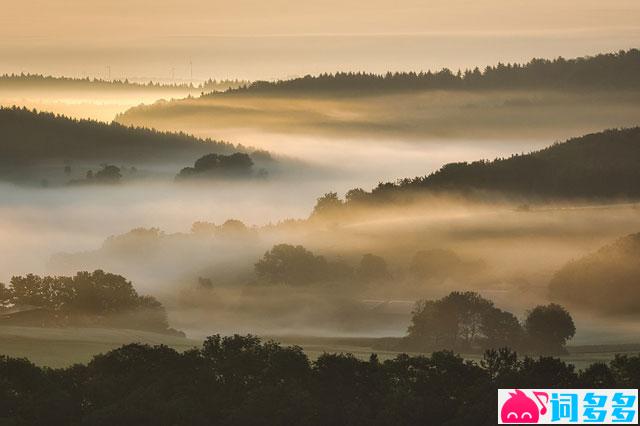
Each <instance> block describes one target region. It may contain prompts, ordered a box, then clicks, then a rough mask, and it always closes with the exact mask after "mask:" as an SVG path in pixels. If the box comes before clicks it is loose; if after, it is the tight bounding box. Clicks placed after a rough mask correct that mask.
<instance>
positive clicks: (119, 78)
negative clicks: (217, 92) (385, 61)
mask: <svg viewBox="0 0 640 426" xmlns="http://www.w3.org/2000/svg"><path fill="white" fill-rule="evenodd" d="M638 48H640V40H639V41H638V43H637V45H629V46H624V47H620V48H611V49H608V50H597V51H595V50H594V51H592V52H589V53H585V54H576V55H564V54H556V55H533V56H529V57H526V58H522V59H516V60H509V59H496V60H495V61H493V62H484V63H469V64H468V65H466V66H462V67H460V66H458V67H454V66H448V65H443V66H438V67H430V68H399V69H392V68H389V69H386V70H384V69H383V70H369V69H366V67H362V68H353V69H348V68H344V69H342V68H336V69H333V70H330V69H327V70H324V71H317V72H307V73H299V74H289V75H280V76H273V77H271V78H243V77H240V76H234V75H228V76H226V77H222V76H214V75H210V76H209V75H196V74H195V72H194V76H193V78H189V76H176V77H175V78H172V77H171V76H161V75H155V76H150V75H133V74H121V75H118V74H114V73H113V70H112V75H111V77H110V78H109V76H108V75H106V74H107V72H97V73H94V74H72V73H69V74H67V73H62V72H47V71H41V70H38V69H22V70H20V71H16V70H12V71H8V70H6V69H3V68H0V78H2V77H10V76H20V75H25V76H41V77H45V78H57V79H64V78H66V79H73V80H85V79H87V78H88V79H89V80H92V81H93V80H95V81H98V82H106V83H116V82H125V80H127V81H128V82H129V83H134V84H149V83H156V84H161V85H167V86H170V85H189V84H190V83H192V84H194V85H195V86H197V85H200V84H202V83H204V82H206V81H208V80H216V81H233V80H240V81H242V80H246V81H251V82H253V81H258V80H263V81H278V80H291V79H296V78H302V77H305V76H307V75H311V76H317V75H320V74H335V73H343V72H344V73H349V72H356V73H357V72H362V73H366V74H377V75H384V74H386V73H388V72H399V73H403V72H407V73H409V72H415V73H420V72H437V71H440V70H442V69H445V68H446V69H450V70H451V71H452V72H454V73H456V72H458V71H463V72H464V71H465V70H472V69H474V68H476V67H477V68H479V69H480V70H483V69H484V68H485V67H488V66H495V65H497V64H498V63H503V64H526V63H528V62H530V61H531V60H532V59H547V60H554V59H557V58H560V57H562V58H565V59H574V58H583V57H590V56H596V55H599V54H612V53H617V52H620V51H628V50H630V49H638ZM0 51H1V48H0ZM1 66H2V64H1V63H0V67H1ZM193 66H194V68H195V67H196V66H197V64H196V63H194V64H193ZM108 67H109V66H108V65H105V69H106V68H108ZM187 67H189V61H187ZM189 71H190V70H188V71H187V73H188V72H189ZM183 72H184V70H183Z"/></svg>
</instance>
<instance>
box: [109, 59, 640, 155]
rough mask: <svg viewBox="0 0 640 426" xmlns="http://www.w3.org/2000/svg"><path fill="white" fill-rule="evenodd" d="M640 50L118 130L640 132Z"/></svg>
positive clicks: (311, 82)
mask: <svg viewBox="0 0 640 426" xmlns="http://www.w3.org/2000/svg"><path fill="white" fill-rule="evenodd" d="M639 116H640V50H638V49H631V50H628V51H620V52H619V53H610V54H601V55H596V56H593V57H583V58H575V59H564V58H557V59H554V60H548V59H532V60H531V61H530V62H528V63H526V64H498V65H495V66H489V67H486V68H484V69H483V70H481V69H480V68H478V67H476V68H474V69H470V70H466V71H458V72H455V71H451V70H449V69H442V70H440V71H435V72H431V71H428V72H396V73H391V72H389V73H387V74H367V73H343V72H339V73H335V74H321V75H317V76H306V77H302V78H295V79H290V80H282V81H274V82H267V81H259V82H254V83H253V84H250V85H248V86H246V87H239V88H237V89H235V90H229V91H226V92H224V93H211V94H205V95H203V96H200V97H198V98H186V99H175V100H171V101H158V102H155V103H152V104H145V105H139V106H135V107H132V108H130V109H128V110H127V111H126V112H124V113H121V114H119V115H118V116H117V117H116V119H115V120H116V121H117V122H119V123H121V124H125V125H137V126H140V125H142V126H152V127H154V128H156V129H162V130H183V129H184V130H186V131H189V132H192V133H198V134H208V133H207V132H210V131H211V129H215V131H216V132H222V131H225V130H226V131H233V132H234V135H235V134H237V132H238V129H242V130H243V131H244V132H245V133H247V134H248V135H251V134H253V133H254V132H256V131H258V132H261V133H265V132H270V133H274V134H278V135H281V134H287V135H305V136H307V135H308V136H312V137H313V138H318V137H330V138H345V137H349V138H354V139H361V138H362V139H366V140H368V141H379V140H382V141H397V140H398V139H399V138H400V139H402V140H407V141H412V142H416V143H421V144H429V143H432V142H434V141H435V142H440V141H442V140H445V139H446V140H447V141H449V140H451V141H453V142H460V141H465V140H474V141H490V143H492V144H494V143H495V142H496V141H497V140H503V141H509V142H513V141H514V140H517V141H523V140H536V141H540V140H558V139H564V138H568V137H571V136H572V135H580V134H586V133H591V132H596V131H599V130H601V129H608V128H619V127H632V126H637V125H638V117H639Z"/></svg>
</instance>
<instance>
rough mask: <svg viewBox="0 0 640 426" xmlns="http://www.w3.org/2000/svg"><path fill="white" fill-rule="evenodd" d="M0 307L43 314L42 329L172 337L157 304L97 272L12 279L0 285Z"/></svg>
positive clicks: (111, 276) (113, 276) (123, 282)
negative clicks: (103, 329) (83, 328)
mask: <svg viewBox="0 0 640 426" xmlns="http://www.w3.org/2000/svg"><path fill="white" fill-rule="evenodd" d="M0 306H4V307H10V306H13V307H18V308H20V307H23V306H27V307H36V308H42V309H45V310H46V311H47V312H49V315H48V316H47V317H46V318H44V320H43V322H44V324H43V325H74V326H97V325H100V326H105V327H119V328H133V329H142V330H150V331H157V332H162V333H175V330H172V329H170V328H169V325H168V322H167V314H166V312H165V309H164V307H163V306H162V304H161V303H160V302H158V301H157V300H156V299H155V298H153V297H151V296H141V295H138V293H137V292H136V290H135V289H134V288H133V285H132V284H131V282H130V281H127V280H126V278H124V277H123V276H121V275H116V274H111V273H107V272H104V271H101V270H96V271H94V272H78V273H77V274H76V275H75V276H72V277H65V276H44V277H41V276H38V275H34V274H28V275H25V276H14V277H13V278H11V281H10V284H9V286H8V287H7V286H5V285H4V284H1V283H0ZM16 321H17V322H18V323H19V322H20V318H18V319H17V320H16Z"/></svg>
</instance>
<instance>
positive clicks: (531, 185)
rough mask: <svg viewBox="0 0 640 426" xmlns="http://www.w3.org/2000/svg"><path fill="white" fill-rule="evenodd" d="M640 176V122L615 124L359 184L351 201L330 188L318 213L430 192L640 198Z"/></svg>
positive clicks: (574, 197)
mask: <svg viewBox="0 0 640 426" xmlns="http://www.w3.org/2000/svg"><path fill="white" fill-rule="evenodd" d="M639 181H640V127H635V128H631V129H612V130H606V131H604V132H600V133H593V134H589V135H585V136H581V137H577V138H573V139H569V140H567V141H565V142H563V143H556V144H554V145H552V146H550V147H548V148H545V149H542V150H539V151H534V152H531V153H528V154H516V155H513V156H511V157H509V158H499V159H495V160H493V161H487V160H479V161H474V162H471V163H468V162H462V163H450V164H446V165H444V166H443V167H442V168H441V169H440V170H438V171H436V172H434V173H431V174H430V175H427V176H419V177H416V178H413V179H410V178H406V179H401V180H398V181H396V182H386V183H380V184H379V185H378V186H377V187H376V188H374V189H373V190H372V191H371V192H367V191H364V190H363V189H361V188H355V189H352V190H350V191H348V192H347V193H346V200H345V201H343V200H341V199H340V198H338V195H337V194H336V193H327V194H325V195H324V196H323V197H320V198H319V199H318V202H317V204H316V206H315V209H314V213H313V216H315V217H322V216H326V215H331V214H334V213H340V212H342V211H343V210H342V209H343V208H344V207H346V206H357V205H366V204H370V203H386V202H392V201H397V200H402V199H405V198H407V197H408V198H411V196H412V195H415V194H416V193H428V192H451V193H461V194H465V195H470V196H471V195H477V194H478V193H499V194H503V195H509V196H515V197H516V198H527V199H580V198H589V199H616V198H633V199H636V198H638V197H640V186H638V184H637V182H639ZM313 216H312V217H313Z"/></svg>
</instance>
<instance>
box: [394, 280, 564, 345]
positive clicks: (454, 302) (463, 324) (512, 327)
mask: <svg viewBox="0 0 640 426" xmlns="http://www.w3.org/2000/svg"><path fill="white" fill-rule="evenodd" d="M574 334H575V325H574V324H573V320H572V318H571V315H570V314H569V312H567V311H566V310H565V309H564V308H563V307H561V306H559V305H554V304H551V305H548V306H537V307H535V308H534V309H533V310H531V311H530V312H529V314H528V316H527V318H526V319H525V321H524V325H521V324H520V322H519V321H518V319H517V318H516V317H515V316H514V315H513V314H512V313H510V312H507V311H504V310H501V309H499V308H497V307H495V306H494V304H493V302H492V301H490V300H488V299H485V298H484V297H482V296H480V295H479V294H478V293H474V292H452V293H450V294H449V295H448V296H445V297H443V298H441V299H438V300H421V301H419V302H418V303H417V305H416V308H415V310H414V312H413V315H412V318H411V325H410V326H409V329H408V335H407V337H406V338H405V339H404V341H403V343H402V346H403V347H405V348H409V349H414V350H421V351H433V350H443V349H448V350H455V351H465V352H478V351H479V350H483V349H497V348H500V347H511V348H516V349H518V350H525V351H528V352H532V353H541V354H561V353H564V352H565V345H566V343H567V340H569V339H570V338H571V337H573V335H574Z"/></svg>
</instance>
